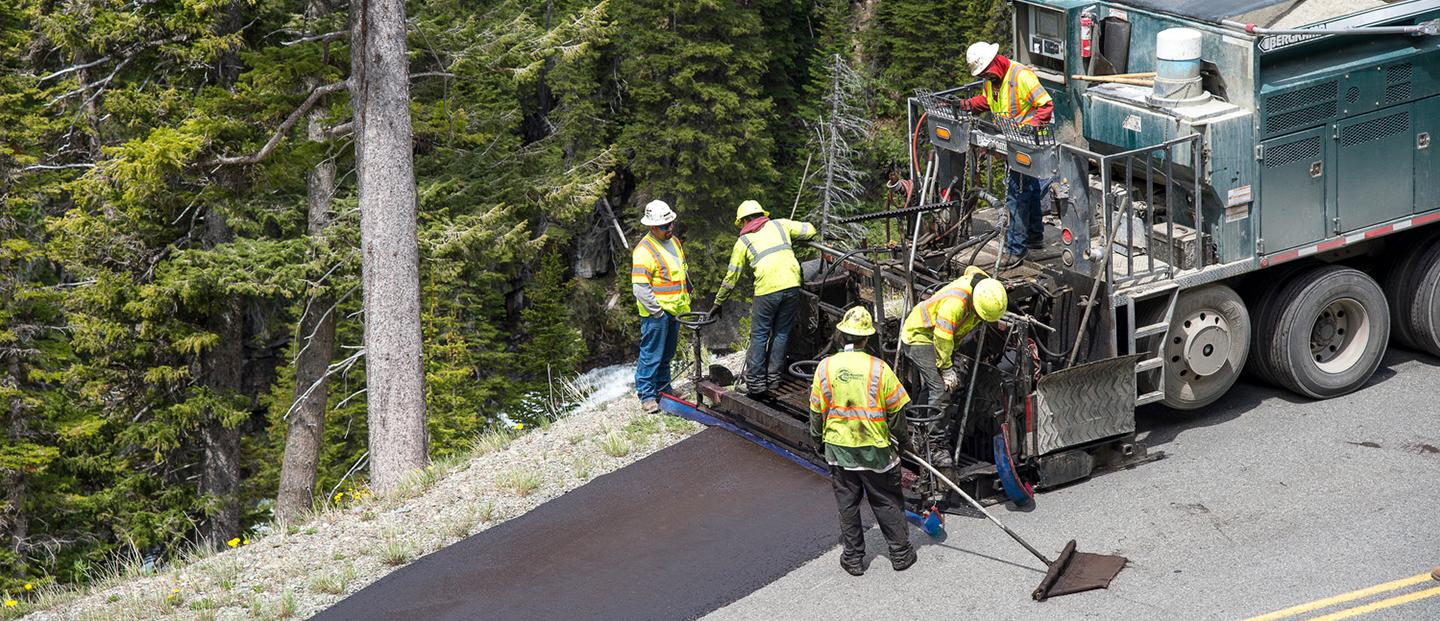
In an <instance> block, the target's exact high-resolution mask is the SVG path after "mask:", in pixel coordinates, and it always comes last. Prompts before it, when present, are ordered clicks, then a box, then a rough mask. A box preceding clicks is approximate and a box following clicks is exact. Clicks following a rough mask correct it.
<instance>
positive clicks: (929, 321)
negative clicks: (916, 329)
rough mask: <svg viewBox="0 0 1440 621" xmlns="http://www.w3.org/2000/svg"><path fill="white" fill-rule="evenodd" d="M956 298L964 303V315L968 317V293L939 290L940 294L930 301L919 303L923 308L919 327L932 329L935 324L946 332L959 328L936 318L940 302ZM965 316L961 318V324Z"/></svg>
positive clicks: (944, 319)
mask: <svg viewBox="0 0 1440 621" xmlns="http://www.w3.org/2000/svg"><path fill="white" fill-rule="evenodd" d="M956 298H959V299H960V301H962V302H964V303H965V315H969V314H970V310H971V309H970V292H969V291H966V290H964V289H941V290H940V293H938V294H936V295H933V296H931V297H930V299H928V300H925V301H924V302H921V303H920V305H921V306H922V307H923V308H922V309H921V312H920V325H921V326H922V327H926V328H933V327H935V326H936V324H939V325H941V326H943V327H944V328H945V329H946V330H949V331H951V332H954V331H955V329H956V328H958V327H959V326H958V325H956V324H953V323H950V320H948V319H946V318H944V317H939V316H937V315H936V313H938V312H940V302H942V301H944V300H951V299H956ZM965 315H962V316H961V319H962V323H963V319H964V317H965Z"/></svg>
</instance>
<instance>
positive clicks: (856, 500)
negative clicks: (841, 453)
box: [830, 465, 910, 565]
mask: <svg viewBox="0 0 1440 621" xmlns="http://www.w3.org/2000/svg"><path fill="white" fill-rule="evenodd" d="M830 484H831V485H832V486H833V487H834V488H835V504H837V505H839V507H840V545H841V546H842V547H843V552H841V555H840V561H841V562H842V563H848V564H856V565H858V564H859V563H860V561H861V560H863V559H864V558H865V527H864V526H863V525H861V523H860V498H861V497H862V496H863V497H865V498H866V499H868V500H869V501H870V510H871V511H874V512H875V521H876V522H877V523H879V525H880V532H882V533H884V534H885V540H886V541H888V542H890V557H891V558H898V557H900V556H904V555H905V554H906V553H907V552H908V551H909V550H910V533H909V532H908V531H907V530H906V528H905V496H904V493H903V492H901V491H900V466H899V465H896V466H895V467H894V468H891V469H890V470H888V471H886V472H873V471H870V470H845V469H844V468H840V467H838V466H830Z"/></svg>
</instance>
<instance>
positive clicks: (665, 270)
mask: <svg viewBox="0 0 1440 621" xmlns="http://www.w3.org/2000/svg"><path fill="white" fill-rule="evenodd" d="M640 223H641V224H643V225H645V226H647V227H649V228H650V232H649V233H647V234H646V235H645V238H644V239H642V240H640V242H639V243H637V244H635V250H634V251H633V253H632V254H631V260H630V291H631V292H632V293H634V295H635V307H636V308H637V309H639V311H640V360H639V361H637V362H636V363H635V394H636V396H637V397H639V398H640V404H641V406H642V407H643V408H645V411H646V412H651V413H654V412H656V411H659V409H660V406H659V403H658V401H657V399H658V398H659V394H660V393H661V392H667V391H669V390H671V387H670V361H671V360H673V359H674V358H675V345H676V343H677V342H678V339H679V338H680V322H679V320H678V319H677V317H678V316H679V315H682V314H684V313H688V312H690V283H689V281H687V280H686V279H685V272H686V268H685V250H684V249H682V248H681V247H680V240H679V239H676V238H675V236H674V234H673V233H672V227H674V225H675V211H674V210H672V209H670V205H669V204H667V203H666V202H665V201H660V200H655V201H650V202H649V203H648V204H646V205H645V214H644V216H643V217H641V219H640Z"/></svg>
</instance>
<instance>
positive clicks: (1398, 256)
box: [1383, 235, 1436, 349]
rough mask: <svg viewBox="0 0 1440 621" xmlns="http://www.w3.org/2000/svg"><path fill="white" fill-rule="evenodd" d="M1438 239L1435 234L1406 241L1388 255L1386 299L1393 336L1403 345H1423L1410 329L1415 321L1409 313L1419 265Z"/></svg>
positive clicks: (1384, 284)
mask: <svg viewBox="0 0 1440 621" xmlns="http://www.w3.org/2000/svg"><path fill="white" fill-rule="evenodd" d="M1435 239H1436V237H1435V236H1434V235H1432V236H1430V237H1429V238H1426V239H1424V240H1422V241H1421V242H1420V243H1418V244H1414V245H1407V246H1406V247H1405V248H1403V249H1401V250H1399V251H1398V252H1396V253H1395V254H1393V255H1391V256H1390V257H1389V258H1390V270H1389V271H1388V272H1386V274H1385V280H1384V282H1383V287H1384V290H1385V299H1386V300H1387V301H1388V302H1389V303H1390V338H1391V339H1392V340H1394V341H1395V342H1396V343H1398V344H1399V345H1400V346H1401V347H1407V348H1410V349H1420V347H1419V346H1418V344H1417V343H1416V342H1415V337H1414V336H1413V335H1412V330H1411V329H1410V328H1411V326H1412V325H1413V324H1414V322H1413V320H1412V319H1411V318H1410V317H1409V316H1407V314H1406V313H1407V311H1409V310H1410V306H1411V302H1412V301H1413V299H1414V297H1415V295H1416V287H1417V286H1418V285H1419V283H1418V282H1417V275H1416V265H1417V264H1418V263H1420V261H1421V259H1422V258H1424V255H1425V254H1426V251H1427V250H1430V249H1432V248H1434V247H1435ZM1419 277H1423V275H1421V276H1419Z"/></svg>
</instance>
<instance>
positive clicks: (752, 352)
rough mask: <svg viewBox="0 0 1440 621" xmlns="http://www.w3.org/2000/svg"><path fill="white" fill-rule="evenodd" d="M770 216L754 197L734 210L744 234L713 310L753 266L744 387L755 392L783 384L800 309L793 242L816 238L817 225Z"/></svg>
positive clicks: (739, 241) (715, 309)
mask: <svg viewBox="0 0 1440 621" xmlns="http://www.w3.org/2000/svg"><path fill="white" fill-rule="evenodd" d="M769 216H770V212H768V211H765V209H764V208H763V207H761V206H760V203H758V202H756V201H753V200H747V201H745V202H743V203H740V207H739V209H737V210H736V211H735V226H738V227H740V238H739V239H737V240H735V248H734V249H733V250H732V251H731V252H730V267H729V269H728V270H727V271H726V272H725V278H724V280H723V281H721V283H720V292H719V293H717V294H716V295H715V306H714V310H713V311H711V312H712V313H715V314H717V315H718V314H719V313H720V312H721V309H720V305H721V304H724V303H725V300H726V299H728V298H729V297H730V295H731V294H732V293H734V291H735V285H736V284H738V283H739V282H740V275H741V273H743V272H744V270H745V267H746V266H750V267H753V268H754V271H755V299H754V301H753V303H752V304H751V306H750V348H749V349H748V350H747V351H746V353H745V387H746V389H747V392H748V393H749V394H751V395H759V394H763V393H765V392H767V391H769V390H772V389H774V388H775V387H776V386H778V385H779V383H780V377H781V375H780V373H781V371H782V369H783V368H784V366H785V349H786V346H787V345H788V344H789V341H790V329H791V327H793V326H794V325H795V311H796V310H797V309H798V308H799V307H800V281H801V279H800V261H799V260H798V259H796V258H795V250H794V247H793V245H792V244H793V243H794V242H796V241H802V240H807V239H814V238H815V236H816V231H815V227H814V225H811V224H808V223H805V222H797V221H795V220H786V219H785V218H774V219H771V218H770V217H769Z"/></svg>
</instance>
